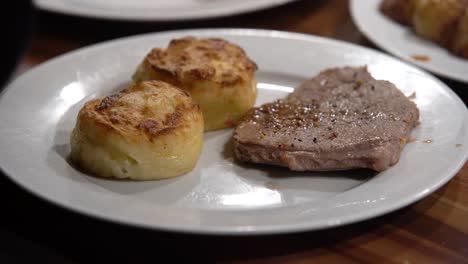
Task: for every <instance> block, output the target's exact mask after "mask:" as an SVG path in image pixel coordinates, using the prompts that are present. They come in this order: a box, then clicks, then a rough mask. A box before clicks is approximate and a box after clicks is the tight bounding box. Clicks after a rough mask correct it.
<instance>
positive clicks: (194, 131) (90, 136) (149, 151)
mask: <svg viewBox="0 0 468 264" xmlns="http://www.w3.org/2000/svg"><path fill="white" fill-rule="evenodd" d="M202 143H203V116H202V113H201V110H200V108H199V106H198V105H197V104H195V103H193V101H192V99H191V97H190V95H189V94H188V93H187V92H185V91H183V90H181V89H178V88H176V87H174V86H172V85H170V84H167V83H164V82H160V81H146V82H140V83H138V84H135V85H132V86H130V87H128V88H127V89H125V90H123V91H122V92H120V93H118V94H115V95H111V96H106V97H104V98H101V99H95V100H91V101H89V102H87V103H86V104H85V105H84V106H83V108H82V109H81V110H80V112H79V114H78V119H77V123H76V126H75V128H74V130H73V132H72V136H71V159H72V161H73V162H74V163H75V164H76V165H78V166H79V167H81V168H83V169H84V170H86V171H88V172H91V173H93V174H95V175H97V176H101V177H113V178H120V179H132V180H154V179H162V178H169V177H175V176H179V175H182V174H185V173H187V172H189V171H191V170H192V169H193V167H194V166H195V164H196V162H197V160H198V157H199V155H200V151H201V147H202Z"/></svg>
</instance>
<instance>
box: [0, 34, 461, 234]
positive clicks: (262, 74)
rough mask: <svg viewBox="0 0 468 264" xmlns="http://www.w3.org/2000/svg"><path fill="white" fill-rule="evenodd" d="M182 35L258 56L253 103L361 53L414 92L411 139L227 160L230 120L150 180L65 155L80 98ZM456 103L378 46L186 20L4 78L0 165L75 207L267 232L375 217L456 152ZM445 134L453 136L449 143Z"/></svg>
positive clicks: (454, 163)
mask: <svg viewBox="0 0 468 264" xmlns="http://www.w3.org/2000/svg"><path fill="white" fill-rule="evenodd" d="M186 35H197V36H210V37H221V38H225V39H228V40H230V41H233V42H235V43H238V44H239V45H241V46H242V47H243V48H244V49H245V50H246V51H247V53H248V54H249V55H250V56H251V57H252V58H253V59H254V60H255V61H256V62H257V63H258V65H259V67H260V70H259V72H258V75H257V77H258V80H259V97H258V100H257V105H259V104H262V103H264V102H269V101H272V100H274V99H276V98H278V97H283V96H285V95H286V94H287V93H288V92H290V91H292V90H293V88H292V87H295V86H296V85H297V84H299V82H301V81H302V80H304V79H306V78H309V77H311V76H313V75H315V74H317V73H318V72H319V71H320V70H323V69H325V68H327V67H332V66H344V65H354V66H357V65H365V64H367V65H368V66H369V69H370V71H371V73H372V74H373V75H374V76H375V77H376V78H379V79H387V80H390V81H392V82H394V83H396V84H397V85H398V87H400V88H401V89H402V90H403V92H404V93H405V94H408V95H409V94H411V93H413V92H416V95H417V96H416V103H417V105H418V107H419V109H420V110H421V121H422V123H421V125H420V126H419V127H418V128H416V129H415V130H414V132H413V137H415V138H417V139H419V140H427V139H430V140H433V143H432V144H425V143H422V142H415V143H412V144H409V145H408V146H407V147H405V149H404V151H403V153H402V157H401V161H400V162H399V163H398V164H397V165H395V166H394V167H392V168H390V169H389V170H387V171H385V172H382V173H379V174H377V175H375V176H374V177H370V176H369V173H367V172H365V171H358V172H335V173H296V172H289V171H287V170H283V169H278V168H274V167H266V166H244V165H240V164H237V163H235V162H233V160H232V158H230V157H231V152H230V151H229V150H228V149H225V148H226V146H227V145H226V143H227V142H228V141H229V138H230V136H231V134H232V130H231V129H227V130H224V131H217V132H211V133H206V134H205V143H204V147H203V152H202V155H201V157H200V160H199V162H198V164H197V167H196V168H195V169H194V170H193V171H192V172H191V173H189V174H187V175H185V176H182V177H179V178H174V179H169V180H162V181H154V182H124V181H112V180H105V179H98V178H94V177H89V176H87V175H85V174H82V173H80V172H78V171H76V170H75V169H73V167H71V166H70V165H69V164H68V163H67V162H66V156H67V154H68V152H69V145H68V138H69V135H70V131H71V129H72V127H73V126H74V122H75V118H76V114H77V111H78V110H79V108H80V107H81V106H82V105H83V104H84V102H85V101H87V100H89V99H91V98H95V97H97V96H102V95H106V94H109V93H112V92H115V91H117V90H118V89H120V88H122V87H123V86H124V85H125V84H127V83H128V82H129V80H130V76H131V74H132V73H133V70H134V69H135V67H136V66H137V64H138V63H139V61H140V60H141V59H142V58H143V56H144V55H145V54H146V53H147V52H148V51H149V50H150V49H151V48H152V47H155V46H157V47H164V46H166V45H167V43H168V41H169V40H171V39H172V38H175V37H181V36H186ZM467 124H468V114H467V109H466V107H465V105H464V104H463V102H462V101H461V100H460V99H459V98H458V97H457V96H456V95H455V94H454V93H453V92H452V91H451V90H450V89H449V88H447V86H445V85H444V84H443V83H441V82H440V81H438V80H437V79H435V78H434V77H432V76H430V75H429V74H427V73H424V72H423V71H421V70H418V69H416V68H414V67H411V66H408V65H407V64H404V63H402V62H399V61H397V60H396V59H393V58H391V57H389V56H387V55H384V54H382V53H379V52H376V51H373V50H370V49H367V48H363V47H359V46H355V45H350V44H346V43H342V42H337V41H334V40H329V39H323V38H319V37H313V36H306V35H300V34H293V33H284V32H277V31H261V30H246V29H236V30H229V29H225V30H221V29H220V30H194V31H176V32H167V33H160V34H149V35H143V36H136V37H130V38H124V39H120V40H115V41H110V42H106V43H102V44H98V45H95V46H91V47H88V48H84V49H80V50H78V51H75V52H72V53H69V54H66V55H64V56H61V57H59V58H56V59H53V60H51V61H49V62H47V63H44V64H43V65H40V66H38V67H36V68H35V69H33V70H31V71H29V72H27V73H26V74H24V75H23V76H21V77H19V78H18V79H16V80H15V81H14V82H12V83H11V84H10V85H9V86H8V87H7V88H6V90H5V91H4V93H3V95H2V97H1V99H0V133H1V135H2V136H1V137H0V166H1V168H2V169H3V170H4V171H5V172H6V174H7V175H9V177H11V178H12V179H13V180H14V181H15V182H16V183H18V184H19V185H21V186H23V187H24V188H25V189H27V190H29V191H31V192H32V193H34V194H36V195H38V196H40V197H42V198H45V199H46V200H48V201H51V202H54V203H56V204H59V205H61V206H63V207H65V208H69V209H72V210H75V211H78V212H81V213H84V214H87V215H91V216H95V217H98V218H101V219H106V220H110V221H114V222H119V223H125V224H129V225H135V226H142V227H148V228H154V229H162V230H172V231H183V232H194V233H205V234H272V233H286V232H294V231H303V230H314V229H321V228H326V227H331V226H337V225H342V224H346V223H351V222H356V221H359V220H364V219H368V218H371V217H375V216H378V215H381V214H384V213H387V212H390V211H392V210H395V209H398V208H400V207H403V206H405V205H407V204H409V203H412V202H414V201H417V200H419V199H421V198H422V197H424V196H426V195H428V194H429V193H431V192H433V191H434V190H436V189H437V188H439V187H440V186H441V185H443V184H444V183H445V182H447V181H448V180H449V179H450V178H452V177H453V176H454V175H455V174H456V172H457V171H458V170H459V169H460V168H461V166H462V165H463V164H464V163H465V161H466V158H467V153H468V148H467V147H468V137H467ZM456 144H462V145H461V146H459V147H456Z"/></svg>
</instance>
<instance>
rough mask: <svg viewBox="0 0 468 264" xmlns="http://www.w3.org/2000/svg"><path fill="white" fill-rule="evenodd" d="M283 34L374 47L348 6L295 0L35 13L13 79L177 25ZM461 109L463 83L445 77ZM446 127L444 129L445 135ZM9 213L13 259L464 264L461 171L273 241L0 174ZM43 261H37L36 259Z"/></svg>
mask: <svg viewBox="0 0 468 264" xmlns="http://www.w3.org/2000/svg"><path fill="white" fill-rule="evenodd" d="M201 27H250V28H267V29H278V30H287V31H293V32H302V33H307V34H315V35H321V36H325V37H330V38H336V39H341V40H345V41H349V42H354V43H359V44H361V45H366V46H370V47H373V48H376V47H374V46H373V45H372V44H371V43H370V42H369V41H368V40H366V39H365V37H363V36H362V35H361V34H360V33H359V32H358V30H357V29H356V26H355V25H354V24H353V22H352V20H351V18H350V14H349V10H348V1H344V0H331V1H298V2H295V3H292V4H289V5H286V6H282V7H278V8H273V9H269V10H263V11H258V12H255V13H250V14H245V15H239V16H235V17H229V18H220V19H213V20H205V21H196V22H180V23H130V22H117V21H100V20H94V19H86V18H78V17H67V16H62V15H57V14H51V13H46V12H37V14H36V23H35V28H34V33H33V36H32V40H31V43H30V46H29V48H28V49H27V51H26V53H25V56H24V58H23V60H22V62H21V64H20V67H19V69H18V74H19V73H21V72H23V71H25V70H27V69H29V68H31V67H33V66H34V65H37V64H39V63H41V62H43V61H46V60H48V59H50V58H52V57H54V56H57V55H60V54H63V53H65V52H68V51H71V50H74V49H76V48H79V47H82V46H85V45H89V44H93V43H97V42H101V41H104V40H108V39H113V38H117V37H122V36H127V35H133V34H138V33H144V32H157V31H163V30H169V29H179V28H201ZM442 80H443V81H444V82H446V83H447V84H448V85H449V86H450V87H451V88H452V89H454V91H455V92H457V93H458V94H459V95H460V96H461V97H462V99H463V100H464V102H465V103H466V102H467V97H466V95H467V92H466V91H464V90H468V85H466V84H462V83H457V82H453V81H449V80H445V79H442ZM447 129H450V128H447ZM1 178H2V181H1V184H0V186H1V190H0V192H1V195H2V196H1V197H2V198H3V201H4V202H5V201H7V202H6V204H7V205H6V208H5V209H4V212H8V213H7V214H3V216H2V219H1V222H0V223H1V225H0V237H1V238H2V240H3V241H4V242H7V243H6V244H7V246H3V247H2V248H1V249H0V262H2V259H6V260H11V261H10V262H4V261H3V262H2V263H11V262H23V261H28V262H29V261H30V260H38V259H39V260H47V262H49V263H89V262H93V263H94V262H105V263H111V261H113V262H117V263H120V262H124V263H127V262H129V263H140V262H141V263H147V262H150V261H151V262H155V263H158V262H162V261H161V260H162V259H161V257H162V256H169V257H171V259H172V260H178V259H179V258H187V259H191V260H193V259H198V258H200V259H202V260H205V261H204V262H212V261H215V262H227V263H229V262H231V263H312V262H313V263H334V262H336V263H378V262H385V263H387V262H388V263H393V262H396V263H468V166H467V165H466V164H465V166H464V167H463V169H462V170H461V171H460V172H459V173H458V174H457V175H456V176H455V177H454V178H453V179H452V180H451V181H450V182H449V183H448V184H447V185H445V186H444V187H442V188H441V189H439V190H438V191H436V192H435V193H433V194H431V195H429V196H428V197H427V198H425V199H423V200H421V201H419V202H417V203H415V204H413V205H411V206H408V207H406V208H404V209H401V210H399V211H396V212H394V213H391V214H388V215H385V216H382V217H379V218H376V219H372V220H368V221H364V222H360V223H357V224H353V225H348V226H344V227H339V228H334V229H328V230H323V231H316V232H305V233H298V234H289V235H279V236H258V237H257V236H252V237H224V236H221V237H210V236H199V235H184V234H174V233H165V232H155V231H148V230H140V229H136V228H131V227H125V226H118V225H115V224H111V223H106V222H101V221H99V220H95V219H91V218H87V217H85V216H81V215H78V214H75V213H72V212H69V211H67V210H63V209H61V208H58V207H56V206H54V205H50V204H48V203H46V202H44V201H42V200H40V199H38V198H35V197H33V196H32V195H30V194H28V193H26V192H24V191H22V190H21V189H19V188H18V187H16V185H14V184H12V183H11V182H10V181H9V180H7V179H6V178H5V177H1ZM40 263H42V261H40ZM162 263H165V262H162Z"/></svg>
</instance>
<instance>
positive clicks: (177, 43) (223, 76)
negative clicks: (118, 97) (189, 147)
mask: <svg viewBox="0 0 468 264" xmlns="http://www.w3.org/2000/svg"><path fill="white" fill-rule="evenodd" d="M256 70H257V65H256V64H255V63H254V62H253V61H252V60H250V59H249V58H248V57H247V55H246V53H245V51H244V50H243V49H242V48H240V47H239V46H237V45H234V44H232V43H229V42H227V41H225V40H223V39H215V38H207V39H198V38H194V37H185V38H181V39H175V40H172V41H171V42H170V44H169V46H168V47H167V49H160V48H155V49H153V50H151V52H150V53H149V54H148V55H147V56H146V57H145V58H144V60H143V62H142V63H141V64H140V66H139V67H138V69H137V70H136V72H135V74H134V75H133V79H134V80H135V81H136V82H139V81H143V80H162V81H165V82H168V83H171V84H173V85H177V86H179V87H181V88H182V89H185V90H187V91H188V92H190V94H191V95H192V98H193V100H194V101H195V102H196V103H199V104H200V106H201V108H202V110H203V114H204V118H205V130H214V129H220V128H225V127H230V126H233V125H235V123H236V122H237V121H238V120H239V118H240V117H241V116H242V115H243V114H244V113H245V112H246V111H247V110H248V109H250V108H251V107H252V106H253V105H254V103H255V99H256V96H257V88H256V81H255V78H254V73H255V71H256Z"/></svg>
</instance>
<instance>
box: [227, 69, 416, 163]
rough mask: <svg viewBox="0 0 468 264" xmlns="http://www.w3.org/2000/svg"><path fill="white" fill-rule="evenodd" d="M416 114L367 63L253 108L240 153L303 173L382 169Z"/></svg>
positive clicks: (238, 142)
mask: <svg viewBox="0 0 468 264" xmlns="http://www.w3.org/2000/svg"><path fill="white" fill-rule="evenodd" d="M418 119H419V111H418V109H417V107H416V105H415V104H414V103H413V102H411V101H410V100H409V99H408V98H406V96H405V95H404V94H403V93H402V92H401V91H400V90H398V89H397V88H396V87H395V86H394V85H393V84H392V83H390V82H387V81H381V80H375V79H374V78H372V76H371V75H370V74H369V72H368V71H367V69H366V68H364V67H361V68H351V67H345V68H334V69H329V70H325V71H323V72H321V73H320V74H319V75H318V76H316V77H314V78H312V79H310V80H308V81H305V82H304V83H302V84H301V85H300V86H299V87H298V88H296V89H295V91H294V92H293V93H291V94H290V95H289V96H287V97H286V98H285V99H282V100H278V101H276V102H273V103H268V104H265V105H262V106H260V107H258V108H255V109H252V110H251V111H250V112H248V113H247V115H246V116H245V117H244V119H243V120H242V122H241V123H240V124H239V125H238V126H237V128H236V130H235V132H234V136H233V139H234V140H233V141H234V150H235V156H236V158H237V159H239V160H241V161H246V162H254V163H263V164H273V165H279V166H286V167H288V168H289V169H291V170H297V171H305V170H316V171H325V170H347V169H353V168H369V169H373V170H376V171H383V170H386V169H387V168H389V167H390V166H392V165H393V164H395V163H397V162H398V160H399V157H400V152H401V150H402V148H403V147H404V143H405V142H406V139H407V138H408V137H409V136H410V133H411V129H412V128H413V127H414V126H415V124H416V122H417V121H418Z"/></svg>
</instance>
